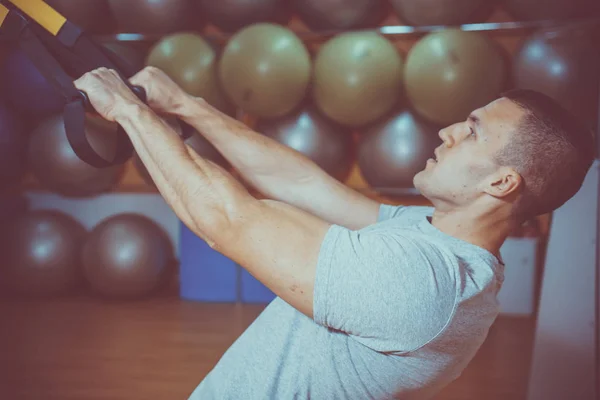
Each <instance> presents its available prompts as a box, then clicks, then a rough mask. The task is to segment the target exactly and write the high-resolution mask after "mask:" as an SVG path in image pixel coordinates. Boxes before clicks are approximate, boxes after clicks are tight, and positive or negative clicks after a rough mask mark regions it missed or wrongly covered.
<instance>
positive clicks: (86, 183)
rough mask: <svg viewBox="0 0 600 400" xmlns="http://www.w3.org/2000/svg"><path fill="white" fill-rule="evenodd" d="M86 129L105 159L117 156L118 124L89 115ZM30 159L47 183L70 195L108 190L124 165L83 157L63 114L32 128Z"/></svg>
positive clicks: (59, 192)
mask: <svg viewBox="0 0 600 400" xmlns="http://www.w3.org/2000/svg"><path fill="white" fill-rule="evenodd" d="M85 130H86V135H87V138H88V140H89V141H90V144H91V145H92V147H93V148H94V150H95V151H96V152H98V154H100V155H101V156H102V157H104V158H106V159H110V158H111V157H112V156H114V152H115V147H116V140H115V139H116V125H113V124H110V123H108V122H106V121H105V120H104V119H102V118H100V117H92V116H88V117H87V118H86V123H85ZM27 163H28V165H29V168H30V170H31V172H32V174H33V175H34V176H35V177H36V178H37V179H38V181H39V182H40V183H41V184H42V185H43V186H44V187H46V188H47V189H49V190H51V191H53V192H56V193H58V194H61V195H63V196H68V197H86V196H95V195H98V194H100V193H103V192H106V191H107V190H109V189H110V188H112V187H113V186H114V185H115V184H116V183H117V181H118V180H119V178H120V174H121V171H122V168H123V167H122V166H121V165H114V166H111V167H107V168H96V167H92V166H91V165H89V164H87V163H85V162H84V161H82V160H81V159H80V158H79V157H78V156H77V154H75V151H74V150H73V148H72V147H71V145H70V143H69V141H68V139H67V134H66V132H65V124H64V119H63V116H62V115H56V116H53V117H50V118H47V119H45V120H44V121H42V122H41V123H40V124H39V125H38V126H37V127H36V128H35V129H34V130H33V131H32V132H31V136H30V139H29V148H28V151H27Z"/></svg>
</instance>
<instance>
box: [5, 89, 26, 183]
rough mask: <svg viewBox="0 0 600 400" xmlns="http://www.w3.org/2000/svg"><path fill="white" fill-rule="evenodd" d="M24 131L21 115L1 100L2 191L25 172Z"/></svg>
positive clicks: (16, 181)
mask: <svg viewBox="0 0 600 400" xmlns="http://www.w3.org/2000/svg"><path fill="white" fill-rule="evenodd" d="M24 133H25V132H24V129H23V123H22V122H21V120H20V119H19V116H18V115H17V114H16V112H15V111H14V110H13V109H11V108H10V107H9V105H8V104H6V102H5V101H4V100H0V191H2V190H4V189H6V188H8V187H11V186H13V185H15V184H17V183H18V181H19V180H20V178H21V177H22V176H23V174H24V172H25V162H24V158H25V151H26V148H27V139H26V137H25V135H24Z"/></svg>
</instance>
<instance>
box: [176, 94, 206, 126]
mask: <svg viewBox="0 0 600 400" xmlns="http://www.w3.org/2000/svg"><path fill="white" fill-rule="evenodd" d="M201 100H202V99H198V98H196V97H194V96H192V95H190V94H188V93H184V94H183V95H182V96H180V98H179V101H177V103H176V104H175V106H174V107H173V110H172V112H171V113H172V114H173V115H175V116H177V117H178V118H180V119H182V120H187V119H189V118H193V117H194V116H195V115H197V114H198V108H199V107H198V105H199V101H201Z"/></svg>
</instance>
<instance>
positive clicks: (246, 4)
mask: <svg viewBox="0 0 600 400" xmlns="http://www.w3.org/2000/svg"><path fill="white" fill-rule="evenodd" d="M197 5H198V6H199V9H200V12H201V13H202V15H204V16H205V19H206V20H207V21H208V22H210V23H212V24H214V25H215V26H217V27H218V28H220V29H221V30H224V31H228V32H235V31H237V30H239V29H241V28H244V27H245V26H247V25H252V24H255V23H260V22H276V20H277V17H278V16H279V14H280V12H281V11H283V10H282V9H283V5H284V1H283V0H218V1H215V0H197Z"/></svg>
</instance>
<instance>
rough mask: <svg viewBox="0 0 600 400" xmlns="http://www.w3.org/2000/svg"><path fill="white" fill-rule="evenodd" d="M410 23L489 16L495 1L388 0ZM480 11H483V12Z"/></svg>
mask: <svg viewBox="0 0 600 400" xmlns="http://www.w3.org/2000/svg"><path fill="white" fill-rule="evenodd" d="M390 1H391V3H392V6H393V7H394V9H395V10H396V12H397V13H398V14H399V15H400V17H401V18H402V20H403V21H405V22H406V23H408V24H410V25H416V26H427V25H429V26H431V25H461V24H466V23H472V22H476V21H477V22H479V21H482V20H485V18H487V17H489V14H490V12H491V11H492V9H493V5H494V4H495V3H496V2H497V1H490V0H418V1H415V0H390ZM482 11H485V13H483V12H482Z"/></svg>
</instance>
